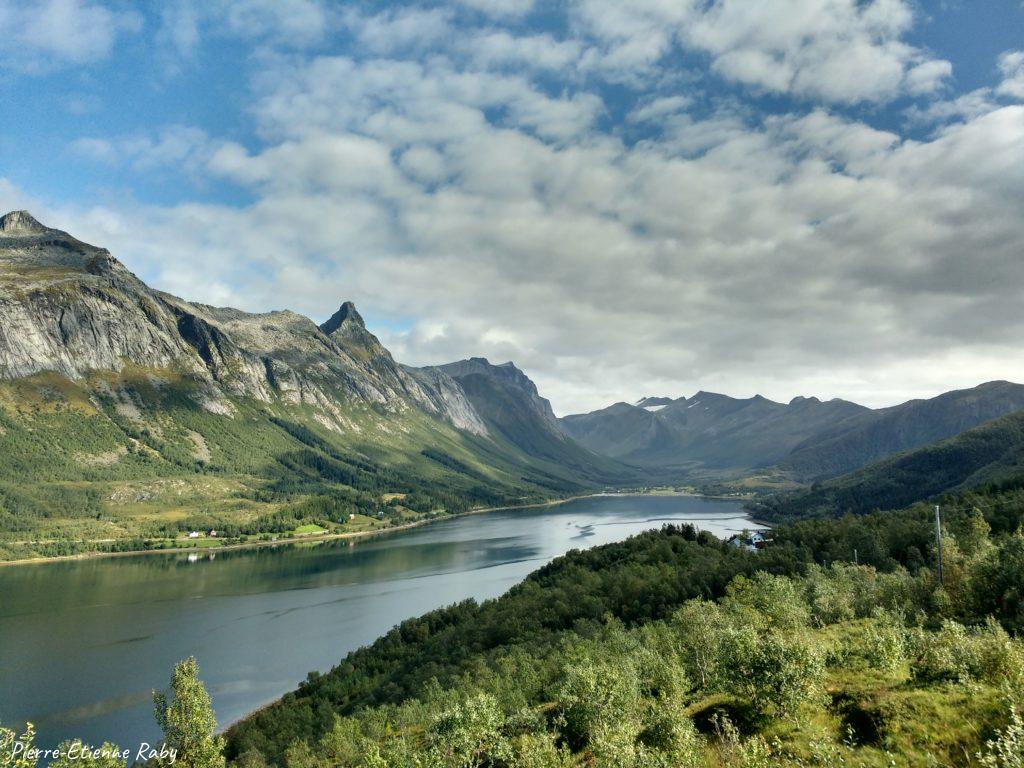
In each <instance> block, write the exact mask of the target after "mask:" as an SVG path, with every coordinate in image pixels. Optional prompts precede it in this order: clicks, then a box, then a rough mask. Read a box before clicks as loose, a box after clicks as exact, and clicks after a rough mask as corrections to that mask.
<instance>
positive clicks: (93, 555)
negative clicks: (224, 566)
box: [0, 493, 646, 568]
mask: <svg viewBox="0 0 1024 768" xmlns="http://www.w3.org/2000/svg"><path fill="white" fill-rule="evenodd" d="M616 495H622V496H643V495H646V494H612V493H587V494H581V495H578V496H567V497H566V498H563V499H549V500H548V501H538V502H534V503H532V504H512V505H508V506H502V507H481V508H479V509H470V510H467V511H465V512H458V513H456V514H454V515H444V516H438V517H433V518H424V519H423V520H413V521H412V522H409V523H402V524H401V525H392V526H389V527H387V528H378V529H376V530H372V531H352V532H347V533H326V534H317V535H308V536H302V535H299V536H294V537H292V538H288V539H278V540H277V541H242V542H239V543H237V544H224V545H222V546H217V547H164V548H161V549H129V550H124V551H123V552H79V553H77V554H74V555H52V556H50V557H25V558H21V559H20V560H0V568H5V567H10V566H16V565H45V564H47V563H61V562H73V561H76V560H97V559H100V558H107V557H134V556H136V555H165V554H166V555H169V554H183V553H193V552H194V553H206V554H209V553H216V552H228V551H233V550H239V549H257V548H259V547H279V546H287V545H290V544H306V543H309V542H321V541H337V540H339V539H362V538H369V537H371V536H382V535H385V534H388V533H396V532H399V531H408V530H411V529H413V528H420V527H422V526H424V525H430V524H432V523H437V522H440V521H442V520H454V519H456V518H459V517H467V516H469V515H482V514H485V513H488V512H502V511H505V510H511V509H537V508H540V507H553V506H557V505H559V504H565V503H567V502H570V501H576V500H578V499H589V498H593V497H597V496H616Z"/></svg>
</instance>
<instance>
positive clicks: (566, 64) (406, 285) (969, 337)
mask: <svg viewBox="0 0 1024 768" xmlns="http://www.w3.org/2000/svg"><path fill="white" fill-rule="evenodd" d="M781 3H782V4H781V5H774V6H772V8H773V9H774V10H775V12H774V13H768V12H767V11H765V10H764V8H766V7H767V6H765V5H764V4H752V3H749V2H748V3H739V2H737V0H717V1H716V2H696V0H693V1H690V2H676V1H675V0H661V1H659V0H639V1H638V2H637V3H630V4H624V3H613V2H599V1H598V0H581V2H579V3H575V4H574V5H573V6H572V18H571V31H570V34H569V35H568V37H566V38H564V39H562V38H559V37H557V36H554V35H552V34H550V33H548V32H542V31H537V30H523V29H521V26H520V25H521V24H522V18H521V17H520V18H517V19H515V20H514V21H512V22H510V23H509V24H507V25H506V26H501V22H499V21H494V20H493V19H494V18H499V17H489V18H491V19H492V20H488V21H486V22H484V26H482V27H480V28H476V27H470V28H469V29H465V28H459V27H456V26H455V25H456V22H460V21H464V18H465V17H466V16H469V17H470V18H477V14H475V13H469V14H467V13H466V12H465V11H464V10H458V9H455V10H452V9H449V10H447V11H437V10H431V9H430V8H426V7H422V6H418V10H417V9H413V10H404V11H398V10H394V9H390V8H389V9H388V10H385V11H383V12H381V13H380V14H377V15H376V16H374V15H368V14H354V13H352V12H346V13H338V14H337V15H332V13H331V11H330V10H326V11H325V10H324V9H322V8H320V7H319V6H316V8H320V12H319V13H317V12H314V13H312V15H311V16H310V17H309V18H314V19H315V20H316V21H315V23H307V24H305V25H303V26H304V27H305V28H306V29H307V30H308V32H309V33H308V34H306V35H301V34H300V35H298V36H297V37H296V40H299V41H301V40H305V41H307V44H309V45H314V46H315V45H324V46H325V47H330V42H329V40H330V35H325V34H324V33H323V32H322V30H323V29H327V30H328V31H330V30H332V29H334V28H335V27H334V26H333V25H337V28H339V29H345V30H347V33H348V34H349V35H350V36H351V37H352V39H356V40H357V41H358V45H357V46H356V47H357V48H358V55H357V54H356V53H355V52H350V53H351V55H337V54H334V53H333V52H332V53H331V54H330V55H328V54H325V55H316V56H310V55H309V54H308V53H304V52H302V51H301V50H293V51H291V52H290V53H288V54H287V55H285V54H282V53H280V52H278V53H277V54H274V55H267V54H266V53H265V52H264V55H261V56H258V57H254V58H255V63H254V66H257V67H259V69H260V72H259V74H258V75H257V76H256V77H255V78H254V79H253V81H252V84H251V87H252V93H251V103H250V104H248V111H247V112H246V113H245V114H246V116H247V117H248V118H250V119H251V120H252V121H253V126H252V128H253V130H254V135H249V136H247V138H246V140H245V142H244V144H243V143H241V142H239V141H235V140H227V139H225V138H218V137H211V136H209V135H207V134H206V133H204V132H203V131H202V130H199V129H196V128H190V127H182V126H171V127H168V128H165V129H163V130H158V131H154V132H152V134H149V135H143V136H135V135H133V136H124V137H114V138H111V137H102V136H94V137H87V138H83V139H80V140H79V141H78V142H76V144H75V145H74V148H75V149H76V150H77V151H78V152H79V153H82V154H83V155H86V156H88V157H90V158H91V159H92V160H93V161H100V162H109V163H114V164H117V165H118V166H119V167H122V168H126V169H131V170H134V171H136V172H139V173H142V172H146V173H154V172H156V171H157V170H160V171H164V170H166V169H169V168H170V169H175V168H183V169H185V170H186V171H187V172H188V173H190V174H194V175H195V176H196V177H197V178H199V179H201V180H210V179H213V180H216V181H218V182H220V183H224V182H228V183H233V184H237V185H238V186H239V187H240V188H241V190H240V191H241V196H242V197H247V198H250V199H252V200H253V202H252V203H251V204H248V205H237V206H229V205H210V204H197V203H183V204H180V205H176V206H169V207H160V206H149V205H142V204H131V203H128V204H123V205H119V206H115V205H95V206H82V207H72V206H66V207H63V208H58V209H57V210H51V211H48V212H47V214H53V216H54V219H53V223H57V224H58V225H59V226H62V227H63V228H66V229H69V230H70V231H73V232H74V233H75V234H76V235H79V236H81V237H83V238H84V239H87V240H90V241H94V242H98V243H100V244H103V245H107V246H109V247H111V248H112V249H113V250H114V251H115V253H116V254H117V255H119V256H121V257H122V258H123V259H124V260H125V261H126V262H127V263H128V265H129V266H130V267H131V268H132V269H133V270H135V271H137V272H138V273H139V274H141V275H142V276H143V277H145V278H146V279H148V280H150V281H151V282H152V283H153V284H154V285H156V286H158V287H161V288H164V289H168V290H171V291H173V292H175V293H179V294H182V295H185V296H186V297H189V298H194V299H197V300H200V301H205V302H210V303H218V304H234V305H239V306H241V307H243V308H245V309H249V310H256V311H263V310H266V309H269V308H281V307H284V306H287V307H290V308H293V309H296V310H299V311H304V312H306V313H308V314H310V315H311V316H313V317H314V318H316V319H323V318H324V317H326V316H327V315H328V314H329V313H330V312H332V311H333V310H334V309H335V308H336V307H337V304H338V302H339V301H340V300H341V299H344V298H352V299H354V300H355V301H356V302H357V303H359V304H360V305H361V306H362V308H363V309H366V310H368V312H367V314H369V315H371V316H373V315H377V316H385V317H386V316H391V317H401V318H403V319H404V318H412V321H411V323H412V325H411V327H410V328H408V329H407V330H404V331H402V332H400V333H390V334H389V333H387V332H384V333H382V334H381V335H382V336H383V337H384V339H385V341H386V343H388V344H389V345H391V346H392V347H393V349H394V351H395V353H396V355H397V356H398V357H399V359H402V360H403V361H406V362H410V363H433V362H443V361H446V360H450V359H454V358H458V357H464V356H468V355H471V354H483V355H486V356H489V357H492V358H494V359H498V360H504V359H514V360H515V361H516V362H517V363H518V364H520V365H522V366H523V367H524V368H525V369H526V370H527V371H528V372H529V373H530V374H531V375H534V376H535V377H536V379H537V380H538V382H539V384H540V385H541V387H542V389H543V390H544V392H545V394H547V395H550V396H551V397H552V399H553V400H554V402H555V405H556V408H558V409H559V410H560V411H562V412H565V411H570V410H577V409H581V408H589V407H597V406H599V405H603V404H606V403H607V402H609V401H612V400H617V399H635V398H636V397H638V396H639V395H640V394H644V393H646V394H650V393H652V392H656V393H662V392H663V393H665V394H672V395H678V394H683V393H688V392H692V391H695V390H696V389H700V388H705V389H710V388H717V389H724V390H727V391H730V392H733V393H735V394H753V393H754V392H757V391H760V392H762V393H763V394H766V395H769V396H775V397H777V398H780V399H789V397H791V396H793V395H794V394H798V393H805V394H817V395H820V396H826V397H829V396H835V395H842V396H847V397H852V398H856V399H863V400H865V401H867V402H869V403H873V404H881V403H885V402H893V401H895V400H897V399H900V398H902V397H908V396H912V395H917V394H926V393H933V392H935V391H938V390H941V389H948V388H950V387H952V386H956V385H961V384H962V385H971V384H975V383H977V382H978V381H980V380H982V379H987V378H1017V379H1024V360H1022V359H1021V357H1020V355H1019V354H1017V351H1018V350H1017V346H1018V345H1019V338H1020V336H1021V334H1022V333H1024V317H1022V316H1021V313H1020V312H1019V307H1020V305H1021V301H1022V299H1024V262H1022V261H1021V259H1020V251H1021V245H1022V243H1024V225H1022V224H1021V223H1020V217H1019V215H1018V214H1019V209H1020V205H1021V202H1022V201H1024V107H1021V106H1018V105H1012V104H1008V101H1009V100H1011V99H1012V98H1015V97H1014V94H1013V88H1014V87H1015V86H1014V85H1013V83H1014V82H1015V81H1016V78H1017V76H1018V75H1019V73H1020V65H1021V61H1020V60H1019V59H1018V58H1016V56H1017V54H1016V53H1014V52H1011V53H1008V54H1006V55H1004V57H1003V58H1001V59H1000V67H1001V74H1002V76H1003V81H1002V85H998V86H997V85H993V86H992V87H991V88H984V89H979V90H978V91H976V92H974V93H972V94H959V95H956V96H954V97H953V98H949V99H948V100H945V101H938V100H935V98H931V99H924V98H920V99H919V100H918V102H917V103H918V104H919V105H920V106H918V107H917V110H918V111H917V113H916V114H915V115H914V119H916V120H927V121H929V122H930V124H937V127H935V128H934V133H933V134H932V135H930V136H929V137H928V138H927V139H923V140H909V139H906V138H903V137H901V136H900V135H898V134H897V133H894V132H890V131H882V130H878V129H876V128H874V127H872V126H871V125H870V124H868V122H865V121H863V120H859V119H853V118H852V117H850V116H849V115H844V114H843V111H842V105H845V104H853V103H855V104H860V103H862V102H868V103H873V102H883V101H886V100H888V99H893V98H895V97H896V96H898V95H901V94H902V95H908V94H909V95H913V94H926V93H931V94H934V93H936V92H937V91H940V92H941V91H942V90H943V89H944V87H945V85H944V84H945V82H946V80H947V78H948V75H949V72H950V69H949V66H948V64H947V63H945V62H944V61H942V60H939V59H935V58H931V57H929V55H928V54H927V53H926V52H924V51H922V50H919V49H916V48H914V47H912V46H910V45H908V44H907V43H905V42H904V37H905V34H906V32H907V31H908V30H909V27H910V24H911V23H912V21H913V15H912V14H911V12H910V10H909V6H908V5H907V3H905V2H902V1H901V0H875V1H874V2H854V0H817V2H810V0H781ZM300 5H301V6H302V7H313V6H312V4H310V3H304V4H300ZM197 7H199V6H197ZM217 7H219V6H216V5H215V4H213V5H209V4H208V5H204V6H202V9H201V13H202V14H206V13H208V12H210V9H214V10H216V8H217ZM249 8H250V10H251V12H252V13H256V11H257V10H258V11H259V12H260V13H264V12H266V13H270V12H271V11H270V10H268V9H269V6H268V5H267V4H255V5H250V6H249ZM780 8H781V10H780ZM783 11H784V12H783ZM218 12H219V11H218ZM225 12H226V11H225ZM322 14H326V15H322ZM209 18H210V17H209V16H204V15H201V18H200V22H199V23H200V28H201V29H205V27H204V26H203V25H205V24H208V23H209ZM222 18H224V19H227V18H228V17H226V16H225V17H222ZM265 18H270V17H265ZM203 19H205V21H204V20H203ZM246 19H247V20H248V21H246V23H244V24H242V23H241V20H246ZM256 19H257V17H256V16H241V17H238V19H236V21H238V26H237V29H235V30H234V31H232V30H231V29H228V30H227V32H228V33H231V34H236V33H237V34H243V31H244V34H246V35H251V36H252V37H251V38H250V39H252V40H256V41H257V43H258V44H259V45H262V42H260V41H264V42H265V41H271V42H272V43H273V44H274V45H283V44H284V43H280V42H274V40H276V39H277V32H276V31H274V29H273V27H274V24H273V22H264V21H257V20H256ZM453 29H458V32H457V33H456V32H453ZM317 30H321V31H317ZM417 30H419V31H421V32H422V34H420V35H417ZM186 32H188V30H186ZM183 40H184V43H183V45H182V46H181V47H182V49H183V50H185V51H187V50H189V47H190V46H192V45H198V43H196V42H195V39H194V38H193V37H191V32H189V34H186V35H185V36H184V37H183ZM314 41H315V42H314ZM677 46H682V47H683V48H685V49H687V52H688V53H689V54H690V55H689V57H688V61H692V59H693V58H694V57H693V54H694V53H697V54H698V55H700V56H706V57H707V63H706V66H707V67H711V68H714V69H715V70H716V71H717V72H719V73H721V75H723V76H725V77H728V78H730V79H732V80H735V81H736V82H738V83H741V84H743V85H745V86H747V87H748V88H749V92H754V93H757V94H761V93H765V92H772V93H785V94H789V95H792V96H796V97H798V98H797V100H796V103H798V104H801V105H802V106H801V107H800V108H795V107H789V108H788V110H787V108H780V112H779V114H774V115H772V114H764V113H759V112H758V111H756V108H755V107H752V106H751V105H750V104H748V103H745V102H744V101H743V97H742V96H736V97H732V96H730V97H729V98H717V99H715V98H714V97H713V95H712V96H709V94H708V92H707V91H708V88H707V82H706V81H703V82H699V81H697V80H696V79H695V76H694V75H693V73H689V72H680V71H678V68H677V67H676V66H675V64H674V63H673V64H671V65H669V64H668V63H667V62H670V61H672V62H674V61H675V60H674V59H671V58H666V55H667V54H669V53H670V52H671V51H672V50H673V49H674V48H675V47H677ZM295 47H296V48H298V47H301V46H298V45H296V46H295ZM609 83H611V84H614V85H616V88H615V89H611V90H618V88H619V87H622V86H623V85H624V86H625V87H626V89H628V90H629V99H625V98H624V99H622V100H621V101H619V102H618V103H615V102H614V101H613V98H614V97H612V98H610V99H609V103H608V104H607V105H606V102H605V100H604V98H603V96H604V95H607V92H608V91H607V90H606V88H605V86H607V85H608V84H609ZM641 86H642V87H641ZM742 90H743V91H744V93H746V92H747V91H748V89H742ZM997 90H998V93H997ZM804 99H806V100H807V102H809V103H808V104H805V103H804V101H803V100H804ZM783 101H784V103H787V104H792V103H793V102H792V101H791V100H783ZM628 103H635V104H636V105H637V106H636V107H635V109H633V111H632V112H631V113H630V114H628V115H627V116H625V117H624V120H625V121H628V123H629V124H628V125H625V124H624V123H622V124H614V125H612V126H611V127H609V126H608V125H607V123H608V122H610V118H613V119H618V115H619V114H621V110H622V109H623V106H624V105H625V104H628ZM616 110H619V111H618V112H617V111H616ZM858 112H859V110H858ZM238 135H246V134H245V133H244V132H240V133H239V134H238ZM637 136H639V139H637V138H636V137H637ZM632 140H635V143H631V141H632ZM11 197H17V191H16V190H14V191H12V190H11V188H9V185H8V187H6V188H5V186H4V185H3V183H0V200H3V199H9V198H11Z"/></svg>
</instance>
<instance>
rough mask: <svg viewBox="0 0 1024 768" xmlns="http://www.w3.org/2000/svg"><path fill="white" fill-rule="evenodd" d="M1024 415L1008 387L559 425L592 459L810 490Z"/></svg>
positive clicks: (666, 408) (650, 408) (706, 401)
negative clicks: (762, 477)
mask: <svg viewBox="0 0 1024 768" xmlns="http://www.w3.org/2000/svg"><path fill="white" fill-rule="evenodd" d="M1022 409H1024V386H1022V385H1020V384H1013V383H1010V382H1005V381H996V382H988V383H986V384H981V385H979V386H977V387H974V388H972V389H965V390H957V391H953V392H947V393H945V394H942V395H939V396H938V397H934V398H931V399H928V400H911V401H909V402H907V403H903V404H901V405H897V406H893V407H891V408H882V409H877V410H873V409H870V408H867V407H865V406H862V405H858V404H856V403H851V402H848V401H845V400H839V399H835V400H829V401H825V402H823V401H821V400H819V399H818V398H815V397H795V398H793V399H792V400H791V401H790V402H789V403H785V404H784V403H777V402H773V401H771V400H768V399H766V398H764V397H761V396H760V395H756V396H754V397H752V398H746V399H738V398H733V397H729V396H727V395H721V394H717V393H712V392H703V391H702V392H698V393H697V394H695V395H694V396H693V397H690V398H685V397H682V398H678V399H674V400H673V399H671V398H665V397H657V398H652V397H646V398H642V399H641V400H639V401H637V403H636V404H629V403H624V402H620V403H616V404H614V405H612V406H609V407H608V408H604V409H601V410H598V411H593V412H591V413H587V414H577V415H572V416H566V417H563V418H562V419H560V420H559V423H560V425H561V427H562V429H563V430H564V431H565V432H566V434H568V435H570V436H572V437H573V438H574V439H575V440H577V441H578V442H580V443H581V444H583V445H585V446H586V447H588V448H590V449H591V450H593V451H595V452H597V453H601V454H604V455H606V456H610V457H613V458H616V459H618V460H620V461H623V462H626V463H630V464H636V465H639V466H644V467H650V468H654V467H661V468H666V467H672V468H677V469H679V470H681V471H684V472H700V471H711V472H719V473H730V472H732V473H737V472H743V471H747V470H765V471H772V472H775V473H778V474H780V475H783V476H786V477H791V478H793V479H795V480H798V481H801V482H810V481H814V480H819V479H823V478H828V477H836V476H838V475H841V474H844V473H846V472H850V471H852V470H855V469H857V468H859V467H863V466H865V465H867V464H870V463H871V462H873V461H877V460H879V459H882V458H885V457H887V456H891V455H893V454H895V453H899V452H901V451H906V450H910V449H913V448H918V447H920V446H923V445H927V444H929V443H933V442H936V441H938V440H943V439H946V438H949V437H952V436H954V435H957V434H960V433H961V432H963V431H964V430H967V429H970V428H972V427H975V426H977V425H979V424H982V423H984V422H986V421H989V420H991V419H994V418H998V417H1000V416H1005V415H1007V414H1011V413H1014V412H1017V411H1020V410H1022Z"/></svg>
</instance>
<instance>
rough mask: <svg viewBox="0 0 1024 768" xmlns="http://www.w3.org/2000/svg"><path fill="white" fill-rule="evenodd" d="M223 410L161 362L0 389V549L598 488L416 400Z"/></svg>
mask: <svg viewBox="0 0 1024 768" xmlns="http://www.w3.org/2000/svg"><path fill="white" fill-rule="evenodd" d="M232 406H233V408H234V409H235V412H234V413H233V414H232V415H231V416H226V415H219V414H215V413H211V412H209V411H208V410H204V409H203V408H202V407H200V405H198V403H197V398H196V392H195V391H194V385H192V384H191V383H190V382H189V381H188V380H187V379H183V378H181V377H178V376H176V375H175V374H174V373H173V372H172V371H166V370H162V371H151V370H137V369H136V370H133V369H129V370H126V371H125V372H124V373H122V374H121V375H119V376H114V375H112V374H96V375H94V376H93V377H91V378H90V380H89V381H87V382H83V383H81V384H76V383H72V382H70V381H68V380H67V379H64V378H62V377H59V376H56V375H51V374H39V375H36V376H33V377H29V378H26V379H20V380H16V381H12V382H3V383H0V557H2V556H7V557H24V556H31V555H34V554H48V555H53V554H69V553H72V552H77V551H83V550H89V549H104V548H111V547H115V548H116V547H121V546H125V547H127V546H129V545H130V546H131V547H132V548H137V547H138V546H143V545H147V544H145V542H144V541H143V540H146V539H148V540H150V541H149V543H148V545H147V546H157V545H162V544H164V543H166V541H167V540H168V539H173V538H174V537H175V536H177V535H179V534H180V533H181V532H183V531H187V530H189V529H194V528H203V527H212V528H217V529H219V530H225V529H226V530H227V532H228V534H229V535H231V536H240V535H255V534H259V533H263V534H269V533H275V532H276V533H280V532H284V531H287V530H291V529H293V528H294V527H295V526H296V525H297V524H304V523H317V524H320V525H321V526H323V527H325V528H327V529H328V530H331V531H336V530H347V528H346V526H347V527H348V528H351V527H352V526H351V525H350V524H349V523H347V522H345V521H347V517H348V514H350V513H355V512H360V513H365V514H367V515H370V516H372V517H375V518H378V519H382V520H384V521H389V522H396V523H397V522H409V521H410V520H412V519H417V518H419V517H423V516H428V515H430V514H438V513H444V512H457V511H462V510H464V509H468V508H470V507H473V506H492V505H497V504H502V503H519V502H530V501H537V500H541V499H544V498H549V497H551V496H553V495H567V494H571V493H578V492H581V491H585V490H588V489H591V488H595V487H597V485H596V482H595V479H594V478H593V477H582V476H581V474H580V473H578V472H577V471H575V470H573V469H567V468H565V467H563V466H560V465H559V464H557V463H555V462H553V461H546V460H543V459H532V458H530V457H528V456H526V455H525V454H524V453H523V452H522V451H520V450H518V449H516V448H515V447H514V446H511V445H509V444H508V443H507V442H505V441H502V440H500V439H499V440H496V441H495V440H487V439H481V438H477V437H473V436H472V435H468V434H466V433H463V432H461V431H459V430H456V429H454V428H452V427H451V426H450V425H448V424H447V423H444V422H441V421H439V420H437V419H433V418H431V417H429V416H427V415H425V414H423V413H421V412H419V411H417V410H414V409H411V408H410V409H407V410H405V411H402V412H400V413H385V412H381V411H378V410H375V409H374V408H372V407H370V406H365V405H352V406H350V407H348V408H346V409H345V410H344V412H343V413H341V414H340V420H341V421H342V423H343V429H337V428H330V427H329V426H328V425H327V423H326V420H325V419H324V417H323V414H322V413H318V412H316V411H313V410H312V409H310V408H307V407H304V406H297V405H286V404H280V403H277V404H271V405H266V404H261V403H255V402H252V401H241V400H236V401H234V402H233V403H232ZM396 493H397V494H401V495H402V498H401V499H399V498H397V497H394V496H388V495H389V494H396ZM386 498H390V499H391V500H390V501H386Z"/></svg>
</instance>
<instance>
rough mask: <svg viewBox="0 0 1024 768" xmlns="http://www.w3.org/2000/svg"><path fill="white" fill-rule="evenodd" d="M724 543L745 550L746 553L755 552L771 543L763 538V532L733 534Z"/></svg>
mask: <svg viewBox="0 0 1024 768" xmlns="http://www.w3.org/2000/svg"><path fill="white" fill-rule="evenodd" d="M726 541H727V543H729V544H731V545H732V546H734V547H736V548H737V549H745V550H747V551H748V552H757V551H758V550H759V549H764V548H765V547H766V546H768V544H770V543H771V540H770V539H768V538H766V537H765V535H764V532H763V531H753V532H750V531H744V532H743V533H737V534H733V535H732V536H730V537H729V538H728V539H727V540H726Z"/></svg>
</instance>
